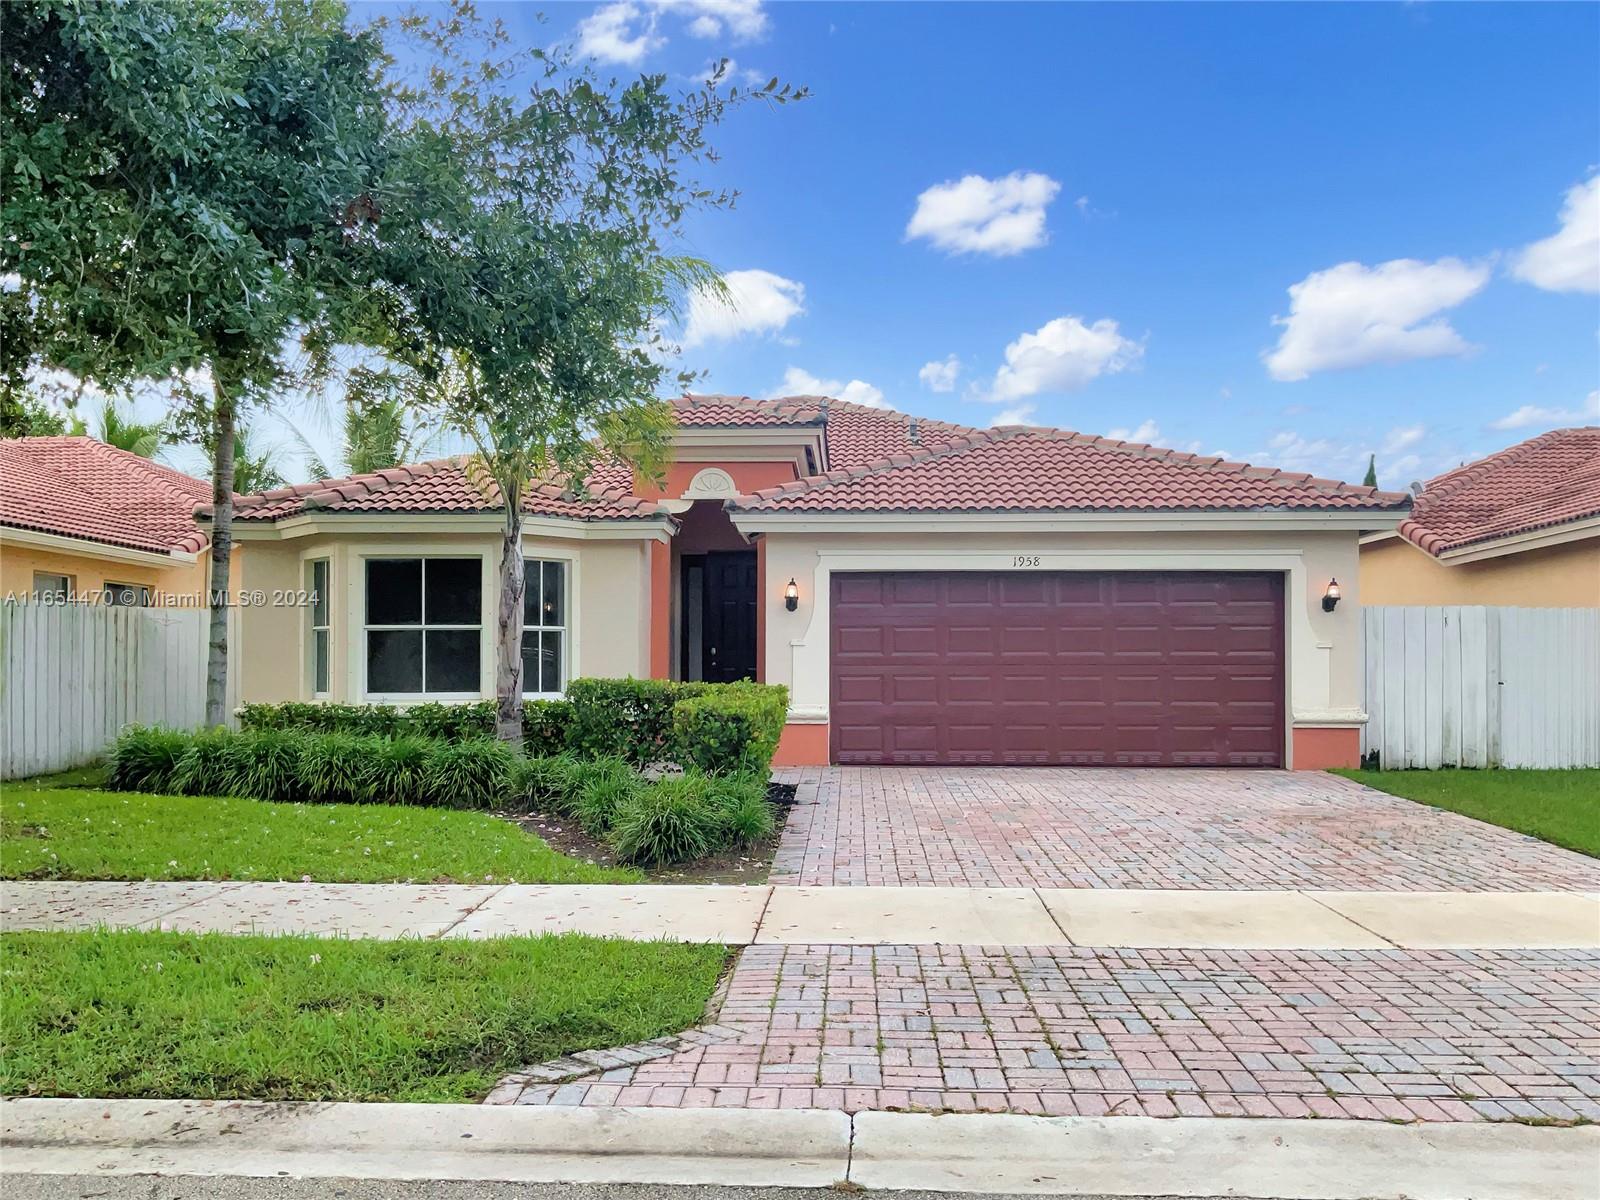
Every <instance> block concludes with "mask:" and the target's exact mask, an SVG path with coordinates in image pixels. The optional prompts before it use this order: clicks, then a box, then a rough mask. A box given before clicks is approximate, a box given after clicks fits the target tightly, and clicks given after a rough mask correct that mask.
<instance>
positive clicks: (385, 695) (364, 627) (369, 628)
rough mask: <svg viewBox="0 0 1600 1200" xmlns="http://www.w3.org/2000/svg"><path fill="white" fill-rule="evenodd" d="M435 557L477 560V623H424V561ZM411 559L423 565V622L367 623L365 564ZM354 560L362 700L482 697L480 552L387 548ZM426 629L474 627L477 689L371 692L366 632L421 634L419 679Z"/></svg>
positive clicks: (484, 589)
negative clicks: (358, 599)
mask: <svg viewBox="0 0 1600 1200" xmlns="http://www.w3.org/2000/svg"><path fill="white" fill-rule="evenodd" d="M436 558H461V559H474V560H476V561H477V563H478V578H479V585H478V620H477V622H476V623H475V624H472V625H435V624H431V623H428V622H427V620H426V618H427V615H428V610H427V594H428V568H427V565H426V564H427V563H428V561H429V560H430V559H436ZM414 560H415V561H420V562H422V563H423V564H424V565H423V568H422V603H423V609H422V615H423V618H424V620H423V623H422V624H418V625H373V624H371V623H370V622H369V621H368V620H367V567H368V565H369V564H370V563H374V562H411V561H414ZM358 561H359V562H360V564H361V573H360V576H359V579H358V581H357V586H358V587H359V588H360V592H361V645H360V655H361V695H362V698H363V699H365V700H368V701H371V702H373V703H377V704H429V703H437V704H449V703H452V702H456V701H461V700H479V699H482V698H483V693H482V683H481V680H482V677H483V672H482V663H483V638H484V631H485V629H486V628H487V624H486V622H485V620H484V612H483V606H484V599H485V597H486V596H487V595H488V583H487V581H486V580H485V579H484V561H485V560H484V556H483V554H481V553H472V552H470V551H465V550H462V551H450V550H438V551H432V552H427V553H413V554H406V553H396V552H395V551H388V552H378V553H371V554H363V555H361V557H360V558H359V559H358ZM430 629H438V630H458V631H463V630H469V629H470V630H476V631H477V634H478V662H479V672H478V675H479V680H480V684H479V686H478V687H477V688H474V689H473V690H472V691H470V692H375V691H373V690H372V688H371V686H370V684H369V682H368V679H367V671H368V669H369V666H370V664H371V659H372V654H371V650H370V639H369V638H368V636H367V635H368V634H369V633H374V632H377V633H382V632H384V631H386V630H399V631H403V632H410V631H412V630H415V631H418V632H420V633H421V634H422V673H423V674H422V677H423V679H427V677H428V675H427V673H428V636H427V635H428V630H430Z"/></svg>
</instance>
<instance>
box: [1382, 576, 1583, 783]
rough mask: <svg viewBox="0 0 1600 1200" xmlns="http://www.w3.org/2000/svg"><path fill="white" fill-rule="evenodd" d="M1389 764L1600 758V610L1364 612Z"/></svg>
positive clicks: (1575, 763) (1579, 762)
mask: <svg viewBox="0 0 1600 1200" xmlns="http://www.w3.org/2000/svg"><path fill="white" fill-rule="evenodd" d="M1362 622H1363V625H1364V632H1365V643H1366V650H1365V656H1364V670H1365V676H1364V680H1365V684H1364V686H1365V690H1366V707H1367V714H1368V721H1367V727H1366V729H1365V731H1364V732H1363V734H1362V751H1363V753H1366V752H1370V751H1376V752H1377V754H1378V761H1379V765H1380V766H1383V767H1389V768H1393V767H1596V766H1600V609H1594V608H1482V607H1464V606H1451V605H1440V606H1428V607H1412V606H1406V607H1393V608H1387V607H1380V608H1367V609H1365V610H1363V613H1362Z"/></svg>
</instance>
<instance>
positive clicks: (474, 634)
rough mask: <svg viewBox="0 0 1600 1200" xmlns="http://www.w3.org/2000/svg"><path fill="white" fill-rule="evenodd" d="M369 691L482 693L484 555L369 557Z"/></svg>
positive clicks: (383, 693) (385, 693)
mask: <svg viewBox="0 0 1600 1200" xmlns="http://www.w3.org/2000/svg"><path fill="white" fill-rule="evenodd" d="M366 597H367V603H366V628H365V633H366V655H367V693H368V694H369V695H376V696H397V697H398V696H456V697H467V696H472V697H476V696H477V695H478V694H479V686H480V682H479V680H480V676H479V661H480V650H479V648H480V646H481V645H482V640H483V560H482V559H481V558H369V559H367V560H366Z"/></svg>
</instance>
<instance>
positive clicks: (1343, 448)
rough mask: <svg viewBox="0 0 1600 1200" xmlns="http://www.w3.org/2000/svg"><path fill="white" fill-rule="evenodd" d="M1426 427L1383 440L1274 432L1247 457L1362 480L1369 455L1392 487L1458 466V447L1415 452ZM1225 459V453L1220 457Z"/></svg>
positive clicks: (1407, 428)
mask: <svg viewBox="0 0 1600 1200" xmlns="http://www.w3.org/2000/svg"><path fill="white" fill-rule="evenodd" d="M1427 436H1428V430H1427V427H1426V426H1424V425H1420V424H1419V425H1400V426H1396V427H1395V428H1393V429H1390V430H1389V431H1388V432H1387V433H1385V434H1384V435H1383V436H1382V437H1381V438H1373V439H1367V438H1358V439H1354V440H1351V441H1344V440H1335V439H1332V438H1325V437H1308V436H1305V435H1303V434H1300V433H1297V432H1294V431H1293V430H1288V431H1283V432H1280V433H1277V434H1274V435H1273V437H1272V438H1271V439H1270V440H1269V441H1268V442H1267V444H1266V446H1265V447H1264V448H1262V449H1260V450H1256V451H1253V452H1252V453H1250V454H1247V455H1245V461H1246V462H1250V463H1254V464H1255V465H1257V466H1262V467H1280V468H1282V469H1283V470H1285V471H1309V472H1310V473H1311V474H1313V475H1320V476H1323V477H1325V478H1330V479H1343V480H1346V481H1354V482H1360V480H1361V477H1362V476H1363V475H1365V474H1366V471H1367V458H1368V456H1370V455H1374V454H1376V455H1377V463H1378V483H1379V486H1381V487H1385V488H1390V489H1395V488H1401V487H1404V486H1405V485H1406V484H1407V483H1409V482H1410V481H1411V480H1413V479H1417V478H1421V477H1426V476H1430V475H1436V474H1438V473H1439V472H1440V471H1444V470H1448V469H1449V468H1451V467H1453V466H1456V465H1458V464H1459V463H1460V462H1461V460H1462V458H1463V457H1466V456H1464V455H1463V454H1461V453H1460V452H1459V450H1458V449H1456V448H1450V449H1446V450H1440V449H1438V448H1435V449H1432V450H1429V451H1427V452H1426V453H1415V452H1414V450H1415V448H1416V447H1419V446H1421V445H1422V443H1423V442H1424V441H1425V440H1426V439H1427ZM1224 457H1226V455H1224Z"/></svg>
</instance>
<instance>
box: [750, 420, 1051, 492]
mask: <svg viewBox="0 0 1600 1200" xmlns="http://www.w3.org/2000/svg"><path fill="white" fill-rule="evenodd" d="M872 411H874V412H877V411H881V410H878V409H873V410H872ZM1019 432H1021V427H1019V426H1009V427H1007V426H992V427H990V428H989V429H979V430H974V431H973V436H971V437H966V438H961V439H960V440H958V441H954V442H946V443H945V444H944V445H942V446H932V447H930V448H928V449H926V450H923V451H922V452H921V453H918V454H907V453H905V452H901V453H899V454H890V455H887V456H885V457H883V458H877V459H873V460H872V461H871V462H867V463H862V464H861V465H860V466H857V467H840V468H839V469H837V470H833V471H825V472H823V473H822V474H820V475H807V476H805V477H804V478H801V479H796V480H793V481H791V482H789V483H780V484H778V485H777V486H776V487H769V488H761V489H759V490H757V491H754V492H751V493H749V495H746V496H739V497H736V498H734V499H732V500H728V501H727V502H726V503H727V505H728V506H730V507H732V508H734V509H741V508H744V507H745V505H744V504H743V503H741V501H755V500H761V501H766V500H776V499H780V498H782V497H784V496H797V495H802V494H804V493H805V492H809V491H814V490H816V489H818V488H822V487H827V486H829V485H831V484H835V483H843V482H845V481H846V480H850V479H863V478H865V477H866V476H868V475H881V474H882V473H884V472H885V471H894V470H898V469H899V468H901V467H911V466H920V465H921V464H922V463H927V462H936V461H938V460H939V459H943V458H948V457H950V456H951V455H953V454H961V453H964V452H965V451H967V450H971V449H972V448H973V447H975V446H981V445H985V444H987V443H989V442H1002V441H1006V440H1008V439H1009V438H1011V437H1014V436H1016V435H1017V433H1019Z"/></svg>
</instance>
